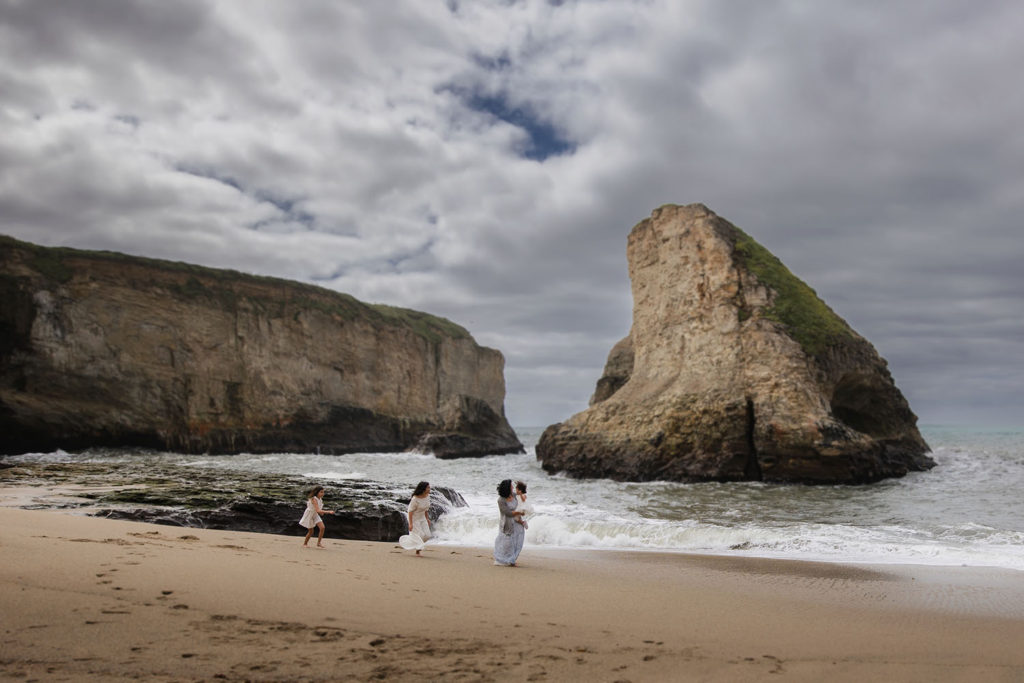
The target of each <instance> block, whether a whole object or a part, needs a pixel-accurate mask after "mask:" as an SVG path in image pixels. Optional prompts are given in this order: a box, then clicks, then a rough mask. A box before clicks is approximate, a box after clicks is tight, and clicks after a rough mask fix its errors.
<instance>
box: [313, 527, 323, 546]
mask: <svg viewBox="0 0 1024 683" xmlns="http://www.w3.org/2000/svg"><path fill="white" fill-rule="evenodd" d="M316 526H317V528H318V529H320V537H319V538H317V539H316V547H317V548H323V547H324V523H323V522H317V525H316ZM312 531H313V530H312V529H310V532H312Z"/></svg>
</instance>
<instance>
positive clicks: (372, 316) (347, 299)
mask: <svg viewBox="0 0 1024 683" xmlns="http://www.w3.org/2000/svg"><path fill="white" fill-rule="evenodd" d="M0 250H2V251H7V250H11V251H12V252H13V251H14V250H20V251H22V252H23V253H25V254H26V255H27V258H26V259H25V263H27V265H28V266H29V267H31V268H32V269H33V270H35V271H36V272H37V273H39V274H40V275H42V276H43V277H45V278H46V279H48V280H50V281H52V282H55V283H57V284H62V285H63V284H67V283H68V282H70V281H71V279H72V278H73V277H74V276H75V275H76V273H77V272H82V274H84V273H85V271H86V270H87V268H88V263H89V262H90V261H93V262H104V263H113V264H122V265H125V266H138V267H142V268H150V269H153V270H155V271H157V272H162V273H167V274H171V275H178V276H179V278H178V280H179V281H177V282H172V283H170V284H166V285H165V286H166V287H167V289H168V290H169V291H170V292H171V293H172V294H173V295H174V296H176V297H180V298H182V299H186V300H195V299H199V298H207V299H210V300H212V301H214V302H216V303H217V304H218V305H219V306H221V307H223V308H226V309H228V310H231V309H233V308H235V307H236V306H237V305H238V302H239V299H241V298H245V299H246V300H248V301H249V302H250V303H252V304H253V305H255V306H257V307H259V308H261V309H263V310H267V311H274V313H275V314H278V315H281V316H283V315H286V314H288V313H289V312H293V314H295V315H297V314H298V312H300V311H301V310H317V311H320V312H322V313H326V314H328V315H337V316H339V317H341V318H342V319H344V320H350V321H355V320H366V321H367V322H370V323H371V324H378V325H389V326H393V327H403V328H406V329H408V330H410V331H412V332H413V333H415V334H417V335H419V336H420V337H422V338H423V339H425V340H427V341H429V342H433V343H436V342H439V341H440V340H441V339H444V338H450V339H468V338H470V336H471V335H470V334H469V332H468V331H467V330H466V329H465V328H464V327H462V326H460V325H457V324H456V323H453V322H452V321H450V320H447V319H445V318H441V317H438V316H434V315H430V314H428V313H423V312H421V311H414V310H412V309H407V308H398V307H396V306H388V305H385V304H366V303H363V302H362V301H359V300H358V299H356V298H355V297H353V296H350V295H349V294H345V293H343V292H336V291H334V290H331V289H326V288H324V287H317V286H315V285H309V284H304V283H301V282H295V281H292V280H284V279H281V278H274V277H267V276H262V275H250V274H247V273H240V272H238V271H235V270H227V269H220V268H207V267H205V266H197V265H193V264H191V263H183V262H180V261H165V260H162V259H152V258H145V257H142V256H131V255H128V254H122V253H119V252H114V251H90V250H85V249H72V248H70V247H44V246H40V245H37V244H32V243H30V242H22V241H21V240H16V239H14V238H13V237H8V236H6V235H0ZM0 256H2V254H0ZM0 260H3V258H0ZM253 285H255V287H254V286H253ZM260 288H262V289H263V290H264V291H265V292H266V291H269V292H272V294H271V295H266V294H263V293H258V292H257V290H259V289H260Z"/></svg>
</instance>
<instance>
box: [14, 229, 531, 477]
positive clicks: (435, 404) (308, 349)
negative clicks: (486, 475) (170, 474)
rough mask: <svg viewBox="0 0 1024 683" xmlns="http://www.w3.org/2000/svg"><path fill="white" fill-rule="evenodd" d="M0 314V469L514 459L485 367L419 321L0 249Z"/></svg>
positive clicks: (420, 316) (240, 283) (301, 288)
mask: <svg viewBox="0 0 1024 683" xmlns="http://www.w3.org/2000/svg"><path fill="white" fill-rule="evenodd" d="M0 299H2V300H3V302H4V303H3V306H2V308H0V453H20V452H26V451H50V450H54V449H56V448H63V449H69V450H70V449H81V448H87V447H93V446H142V447H150V448H156V449H164V450H172V451H181V452H210V453H233V452H242V451H246V452H316V451H319V452H322V453H347V452H355V451H398V450H405V449H409V448H414V447H416V446H417V445H418V444H420V443H421V439H423V438H424V437H426V436H427V435H429V436H430V441H429V447H430V448H432V449H434V450H437V451H438V452H442V453H443V454H444V455H445V457H453V456H458V455H463V454H465V455H478V454H479V451H480V450H481V449H486V450H488V451H489V453H488V454H502V453H510V452H522V445H521V444H520V443H519V440H518V439H517V438H516V435H515V433H514V432H513V431H512V428H511V427H510V426H509V425H508V422H507V420H506V419H505V415H504V405H503V404H504V398H505V381H504V375H503V372H504V358H503V357H502V355H501V353H500V352H498V351H496V350H493V349H488V348H483V347H480V346H478V345H477V344H476V342H475V341H474V340H473V338H472V337H471V336H470V335H469V333H468V332H466V330H465V329H463V328H461V327H459V326H458V325H455V324H454V323H451V322H449V321H447V320H444V319H441V318H436V317H434V316H429V315H427V314H424V313H419V312H417V311H410V310H406V309H397V308H391V307H387V306H369V305H366V304H363V303H361V302H359V301H357V300H355V299H353V298H352V297H350V296H347V295H344V294H340V293H337V292H333V291H330V290H326V289H322V288H319V287H313V286H308V285H303V284H300V283H295V282H288V281H285V280H277V279H273V278H261V277H254V276H249V275H243V274H240V273H235V272H232V271H222V270H213V269H208V268H200V267H196V266H189V265H187V264H181V263H170V262H166V261H156V260H151V259H141V258H135V257H128V256H124V255H120V254H112V253H105V252H84V251H79V250H73V249H47V248H43V247H37V246H35V245H31V244H26V243H23V242H18V241H16V240H12V239H10V238H2V237H0ZM463 451H465V452H463Z"/></svg>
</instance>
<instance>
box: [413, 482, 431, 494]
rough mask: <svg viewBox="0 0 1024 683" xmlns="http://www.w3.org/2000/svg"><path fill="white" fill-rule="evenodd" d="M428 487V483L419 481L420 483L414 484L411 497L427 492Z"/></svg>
mask: <svg viewBox="0 0 1024 683" xmlns="http://www.w3.org/2000/svg"><path fill="white" fill-rule="evenodd" d="M428 486H430V482H426V481H421V482H420V483H418V484H416V490H415V491H413V492H412V495H414V496H422V495H423V492H424V491H426V490H427V487H428Z"/></svg>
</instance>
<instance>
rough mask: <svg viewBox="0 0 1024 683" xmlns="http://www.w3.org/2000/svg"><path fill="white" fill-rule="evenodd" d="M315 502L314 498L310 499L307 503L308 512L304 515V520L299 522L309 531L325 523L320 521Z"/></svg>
mask: <svg viewBox="0 0 1024 683" xmlns="http://www.w3.org/2000/svg"><path fill="white" fill-rule="evenodd" d="M313 500H314V499H313V498H310V499H309V500H307V501H306V511H305V512H303V513H302V519H300V520H299V524H301V525H302V526H304V527H306V528H307V529H312V528H313V527H315V526H316V525H317V524H319V523H320V522H322V521H323V520H322V519H320V514H319V512H318V511H317V510H318V508H317V504H316V503H314V502H313Z"/></svg>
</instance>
